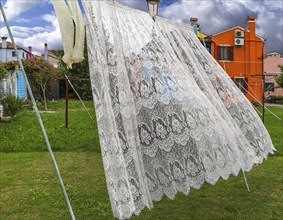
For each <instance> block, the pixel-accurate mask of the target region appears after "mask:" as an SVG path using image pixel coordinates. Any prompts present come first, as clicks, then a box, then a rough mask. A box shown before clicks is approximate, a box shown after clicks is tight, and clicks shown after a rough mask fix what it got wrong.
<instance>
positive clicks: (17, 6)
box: [4, 0, 42, 20]
mask: <svg viewBox="0 0 283 220" xmlns="http://www.w3.org/2000/svg"><path fill="white" fill-rule="evenodd" d="M39 4H42V1H15V0H7V1H6V3H5V5H4V10H5V14H6V16H7V19H8V20H10V19H14V18H16V17H18V16H19V15H20V14H22V13H23V12H26V11H29V10H30V9H32V8H33V7H35V6H37V5H39Z"/></svg>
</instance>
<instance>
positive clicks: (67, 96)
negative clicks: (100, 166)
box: [65, 77, 69, 129]
mask: <svg viewBox="0 0 283 220" xmlns="http://www.w3.org/2000/svg"><path fill="white" fill-rule="evenodd" d="M65 82H66V94H65V96H66V97H65V102H66V107H65V117H66V122H65V126H66V129H68V127H69V81H68V79H67V77H66V78H65Z"/></svg>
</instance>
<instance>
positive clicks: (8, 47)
mask: <svg viewBox="0 0 283 220" xmlns="http://www.w3.org/2000/svg"><path fill="white" fill-rule="evenodd" d="M0 49H3V48H2V43H0ZM6 49H12V50H13V49H14V45H13V44H12V43H11V42H9V41H7V48H6ZM17 49H19V50H23V51H25V52H27V53H29V52H28V51H27V50H25V49H24V48H22V47H20V46H18V45H17Z"/></svg>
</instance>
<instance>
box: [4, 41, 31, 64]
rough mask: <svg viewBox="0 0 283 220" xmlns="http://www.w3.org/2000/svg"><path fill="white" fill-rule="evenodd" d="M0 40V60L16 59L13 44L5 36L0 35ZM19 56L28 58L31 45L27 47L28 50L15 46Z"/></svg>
mask: <svg viewBox="0 0 283 220" xmlns="http://www.w3.org/2000/svg"><path fill="white" fill-rule="evenodd" d="M1 40H2V42H0V62H9V61H16V60H17V55H16V52H15V50H14V47H13V44H12V43H11V42H9V41H7V37H1ZM17 49H18V52H19V56H20V58H21V59H28V58H30V56H32V55H31V54H32V53H31V47H30V48H29V49H30V51H27V50H25V49H23V48H22V47H20V46H17Z"/></svg>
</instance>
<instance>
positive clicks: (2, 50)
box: [0, 37, 32, 99]
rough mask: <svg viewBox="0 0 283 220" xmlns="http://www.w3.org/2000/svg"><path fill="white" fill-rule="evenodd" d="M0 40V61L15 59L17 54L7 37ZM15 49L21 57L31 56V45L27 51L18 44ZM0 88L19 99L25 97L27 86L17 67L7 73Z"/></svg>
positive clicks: (27, 57) (0, 83)
mask: <svg viewBox="0 0 283 220" xmlns="http://www.w3.org/2000/svg"><path fill="white" fill-rule="evenodd" d="M1 40H2V42H0V63H1V62H3V63H4V62H9V61H16V60H17V55H16V52H15V50H14V46H13V44H12V43H11V42H9V41H7V37H1ZM17 49H18V53H19V56H20V58H21V59H29V58H31V57H32V47H29V51H27V50H25V49H23V48H22V47H20V46H17ZM0 89H1V92H3V93H4V94H12V95H14V96H16V97H18V98H20V99H25V98H27V87H26V83H25V79H24V75H23V73H22V71H21V70H19V69H18V68H17V69H16V71H14V72H11V73H9V74H8V76H7V77H6V78H5V79H4V80H3V81H2V82H0Z"/></svg>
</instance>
